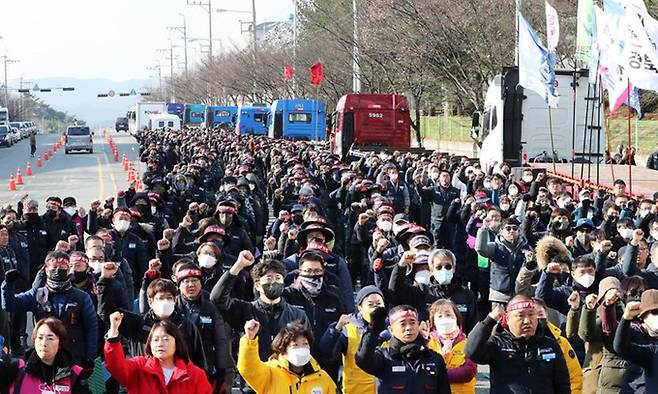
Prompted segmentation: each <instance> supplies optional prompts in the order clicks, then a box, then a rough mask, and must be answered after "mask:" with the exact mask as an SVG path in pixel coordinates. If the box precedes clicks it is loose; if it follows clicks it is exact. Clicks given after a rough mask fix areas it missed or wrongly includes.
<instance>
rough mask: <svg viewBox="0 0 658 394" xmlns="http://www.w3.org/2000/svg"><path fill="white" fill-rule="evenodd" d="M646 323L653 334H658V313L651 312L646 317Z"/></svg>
mask: <svg viewBox="0 0 658 394" xmlns="http://www.w3.org/2000/svg"><path fill="white" fill-rule="evenodd" d="M644 325H645V326H647V328H648V329H649V333H650V334H651V336H654V337H656V336H658V315H655V314H653V313H649V314H648V315H646V317H645V318H644Z"/></svg>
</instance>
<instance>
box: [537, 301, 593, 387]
mask: <svg viewBox="0 0 658 394" xmlns="http://www.w3.org/2000/svg"><path fill="white" fill-rule="evenodd" d="M533 301H534V302H535V309H536V310H537V320H538V324H537V328H538V329H539V328H543V329H544V335H545V336H547V337H551V338H553V339H555V340H556V341H557V343H558V345H560V349H562V355H563V356H564V361H565V362H566V363H567V370H568V371H569V384H570V385H571V394H581V393H582V392H583V369H582V367H581V366H580V361H578V357H576V352H574V350H573V347H571V344H570V343H569V341H568V340H567V338H565V337H563V336H562V330H560V328H559V327H558V326H556V325H554V324H553V323H551V322H550V321H548V319H547V314H546V308H547V307H546V303H545V302H544V300H542V299H540V298H533Z"/></svg>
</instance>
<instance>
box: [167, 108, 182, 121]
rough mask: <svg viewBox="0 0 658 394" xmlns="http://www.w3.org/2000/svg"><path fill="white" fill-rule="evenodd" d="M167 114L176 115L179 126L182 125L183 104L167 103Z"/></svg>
mask: <svg viewBox="0 0 658 394" xmlns="http://www.w3.org/2000/svg"><path fill="white" fill-rule="evenodd" d="M167 113H168V114H172V115H176V116H178V117H179V118H180V122H181V124H183V121H184V120H185V119H184V117H185V116H184V115H185V104H183V103H167Z"/></svg>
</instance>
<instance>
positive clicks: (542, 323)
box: [537, 319, 548, 331]
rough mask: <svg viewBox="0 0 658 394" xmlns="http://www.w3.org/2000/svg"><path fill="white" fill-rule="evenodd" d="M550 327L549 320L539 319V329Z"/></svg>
mask: <svg viewBox="0 0 658 394" xmlns="http://www.w3.org/2000/svg"><path fill="white" fill-rule="evenodd" d="M547 328H548V320H546V319H537V329H541V330H544V331H545V330H546V329H547Z"/></svg>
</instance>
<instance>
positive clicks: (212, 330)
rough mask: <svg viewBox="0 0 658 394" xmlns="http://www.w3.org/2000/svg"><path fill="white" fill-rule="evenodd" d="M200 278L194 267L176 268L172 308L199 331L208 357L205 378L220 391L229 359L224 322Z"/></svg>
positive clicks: (192, 264)
mask: <svg viewBox="0 0 658 394" xmlns="http://www.w3.org/2000/svg"><path fill="white" fill-rule="evenodd" d="M202 276H203V274H202V272H201V268H199V266H197V265H196V264H194V263H183V264H180V265H177V267H176V268H175V271H174V277H175V278H176V283H177V284H178V290H179V294H178V296H177V297H176V307H177V308H178V309H180V310H181V311H183V313H184V314H185V317H187V318H188V319H190V320H191V321H192V323H194V325H195V326H196V328H197V329H198V330H199V333H200V334H201V341H202V342H203V350H204V351H205V352H206V353H207V354H208V357H207V358H206V362H207V363H208V378H209V379H210V380H211V381H212V382H213V383H215V385H216V386H217V387H221V385H222V383H224V381H225V374H226V367H227V360H228V357H230V355H229V351H228V346H227V342H226V331H225V329H224V319H223V318H222V316H221V315H220V313H219V312H218V311H217V308H215V306H214V305H213V304H212V303H210V300H209V299H208V294H207V293H206V292H204V291H203V289H202V285H201V279H202Z"/></svg>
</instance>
